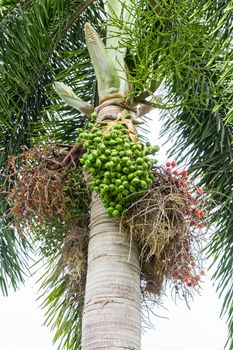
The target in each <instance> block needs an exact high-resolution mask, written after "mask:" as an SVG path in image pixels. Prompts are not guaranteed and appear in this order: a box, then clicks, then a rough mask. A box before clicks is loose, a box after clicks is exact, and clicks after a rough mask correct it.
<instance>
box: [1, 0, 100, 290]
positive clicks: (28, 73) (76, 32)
mask: <svg viewBox="0 0 233 350" xmlns="http://www.w3.org/2000/svg"><path fill="white" fill-rule="evenodd" d="M92 2H93V1H86V2H85V4H83V1H80V0H69V1H65V2H64V1H61V0H59V1H57V0H56V1H55V0H49V1H47V0H43V1H39V0H38V1H37V0H36V1H24V2H22V1H15V2H14V3H13V2H10V3H9V2H5V1H4V2H3V3H2V6H4V9H3V8H1V10H2V12H1V16H0V24H1V25H0V41H1V47H0V81H1V84H0V150H1V152H0V170H2V168H4V166H5V162H6V159H7V157H8V156H9V155H12V154H17V153H19V152H21V149H20V147H21V145H26V146H28V147H29V146H30V145H31V144H32V143H36V144H41V143H42V142H46V143H49V142H51V141H53V142H54V141H55V140H56V142H61V143H74V142H75V139H76V135H77V131H76V129H77V128H78V127H80V126H83V125H84V117H83V116H80V115H78V113H77V111H76V110H73V109H71V108H69V107H67V106H61V104H60V101H58V98H57V96H56V94H55V92H54V91H53V88H52V83H53V81H54V80H59V79H60V80H63V79H64V77H65V78H66V79H65V81H67V82H68V83H70V84H71V85H72V86H73V87H74V89H75V90H79V91H80V92H79V96H81V97H82V98H83V99H84V100H86V101H91V100H94V98H95V78H94V74H93V69H92V67H91V63H90V59H89V57H88V54H87V50H86V48H85V44H84V34H83V27H84V24H85V22H87V21H89V22H92V23H96V22H98V20H100V19H101V18H102V17H101V8H102V7H103V4H102V1H96V5H98V10H97V9H96V8H95V7H90V8H88V9H87V10H86V11H85V12H83V11H84V10H85V8H86V7H87V6H88V5H90V4H91V3H92ZM3 150H4V152H3ZM0 182H1V179H0ZM8 209H9V208H8V207H7V206H6V205H5V204H4V198H3V195H2V193H1V194H0V212H1V216H2V215H4V213H6V212H7V211H8ZM7 224H8V225H9V222H8V223H7ZM3 225H4V227H5V224H3ZM4 230H5V231H4ZM4 230H3V229H1V233H0V237H1V240H0V251H1V252H2V253H1V271H0V278H1V280H2V281H3V282H2V283H1V285H2V286H4V290H5V292H6V290H7V285H8V284H10V280H11V279H12V284H13V286H14V288H15V287H16V285H17V281H18V282H21V280H22V279H23V276H22V270H23V269H24V264H23V263H22V259H21V257H20V256H21V254H22V257H23V256H24V255H25V254H27V250H26V245H29V244H26V240H25V239H23V240H22V239H21V237H18V236H17V233H15V232H14V231H13V230H12V229H8V228H7V229H4ZM5 232H7V233H5ZM6 237H7V238H6ZM10 238H11V239H10ZM10 241H11V245H9V247H8V244H9V242H10ZM17 255H18V256H17ZM4 271H5V272H4Z"/></svg>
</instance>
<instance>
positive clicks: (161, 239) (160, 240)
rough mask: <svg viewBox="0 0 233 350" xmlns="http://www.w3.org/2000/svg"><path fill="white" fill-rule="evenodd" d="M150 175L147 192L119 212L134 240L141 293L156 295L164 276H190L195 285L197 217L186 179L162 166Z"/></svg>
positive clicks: (182, 278)
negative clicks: (136, 249) (139, 271)
mask: <svg viewBox="0 0 233 350" xmlns="http://www.w3.org/2000/svg"><path fill="white" fill-rule="evenodd" d="M154 175H155V177H154V181H153V184H152V186H151V187H150V189H149V190H148V192H147V193H146V194H144V195H143V196H142V197H141V198H139V199H138V200H137V201H136V202H135V203H133V204H132V205H131V206H130V207H129V208H128V209H127V210H126V211H125V212H124V213H123V215H122V218H121V221H120V228H121V231H122V232H123V233H124V234H125V235H127V236H128V237H130V239H134V240H136V241H137V242H138V246H139V251H140V262H141V280H142V291H143V293H144V294H145V293H147V294H148V295H154V296H158V295H160V294H161V292H162V290H163V285H164V282H165V280H166V279H172V280H174V281H175V283H180V282H182V283H188V282H189V280H190V279H191V281H190V283H192V285H193V286H194V285H195V283H196V282H195V281H194V277H195V276H194V275H193V271H192V270H193V265H192V264H193V261H194V255H193V253H194V252H193V247H192V246H193V243H195V242H193V241H194V240H196V238H197V232H196V231H195V230H194V228H193V226H192V222H193V221H194V220H195V222H196V223H197V224H198V225H200V220H201V219H200V218H199V217H198V216H197V210H199V209H197V208H196V205H197V204H198V203H197V200H196V199H195V198H194V197H193V196H192V193H191V190H190V188H189V184H188V183H185V184H184V182H183V181H181V180H182V179H179V178H177V177H176V176H172V175H171V174H170V173H167V172H166V170H165V169H164V168H156V169H154ZM181 182H182V184H181ZM198 213H201V211H200V210H199V211H198ZM199 231H200V230H199ZM195 258H196V256H195Z"/></svg>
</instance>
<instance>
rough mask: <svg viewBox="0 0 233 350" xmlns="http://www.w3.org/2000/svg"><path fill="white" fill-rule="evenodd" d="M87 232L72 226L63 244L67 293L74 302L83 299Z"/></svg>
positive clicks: (82, 228) (80, 226)
mask: <svg viewBox="0 0 233 350" xmlns="http://www.w3.org/2000/svg"><path fill="white" fill-rule="evenodd" d="M88 239H89V231H88V229H87V228H85V227H82V225H78V224H76V225H74V226H73V227H72V228H71V229H70V231H69V233H68V235H67V236H66V237H65V239H64V242H63V264H64V267H65V269H66V270H67V274H68V285H69V293H70V294H71V295H72V298H73V299H74V301H75V302H77V300H78V301H80V298H83V297H84V292H85V284H86V273H87V248H88Z"/></svg>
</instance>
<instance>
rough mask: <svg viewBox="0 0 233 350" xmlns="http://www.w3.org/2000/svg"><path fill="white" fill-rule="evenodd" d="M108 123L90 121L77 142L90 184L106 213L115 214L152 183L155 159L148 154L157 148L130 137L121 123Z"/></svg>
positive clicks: (117, 214)
mask: <svg viewBox="0 0 233 350" xmlns="http://www.w3.org/2000/svg"><path fill="white" fill-rule="evenodd" d="M112 124H113V125H112V127H111V128H106V129H104V128H103V127H101V124H100V123H96V124H93V123H90V124H89V128H88V130H87V131H84V132H82V133H81V134H79V138H78V142H81V143H83V147H84V150H85V151H86V152H85V153H84V155H83V156H82V159H81V161H80V162H81V164H83V167H84V169H86V170H87V171H88V172H89V173H90V174H91V181H90V186H91V188H92V189H93V190H94V191H95V192H97V193H98V194H99V196H100V198H101V200H102V202H103V204H104V207H105V208H106V209H107V213H108V215H109V217H117V216H120V215H121V214H122V213H123V211H124V210H125V209H126V208H127V207H128V206H129V204H130V203H131V202H132V201H133V200H135V198H136V197H137V196H138V194H143V192H144V191H146V190H148V188H149V186H150V185H151V184H152V181H153V173H152V170H151V169H152V165H153V164H154V162H155V160H153V159H150V158H149V157H148V155H153V154H154V153H155V152H156V151H158V149H159V148H158V146H154V147H152V146H151V145H150V144H149V143H147V144H146V145H145V144H144V143H143V142H141V141H136V140H135V139H134V141H132V139H131V138H130V136H129V133H128V131H127V129H126V128H125V127H124V126H123V125H121V124H119V123H117V122H116V123H112Z"/></svg>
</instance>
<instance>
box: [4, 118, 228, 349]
mask: <svg viewBox="0 0 233 350" xmlns="http://www.w3.org/2000/svg"><path fill="white" fill-rule="evenodd" d="M153 115H154V116H153V121H152V123H151V125H150V130H152V131H153V132H152V133H151V135H150V140H151V142H152V143H153V144H155V143H158V142H157V140H158V130H159V127H160V124H159V122H158V116H157V115H156V114H153ZM159 144H160V145H161V144H162V140H160V142H159ZM160 160H161V161H163V162H165V161H166V155H165V150H164V149H162V150H161V152H160ZM201 285H202V291H201V296H199V295H196V297H195V300H194V302H192V303H191V304H190V307H191V309H190V310H189V309H188V308H187V306H186V304H185V303H184V302H182V301H179V302H178V303H177V305H175V303H174V301H173V300H172V298H171V295H170V293H169V292H168V293H167V294H168V296H167V298H165V299H164V301H163V306H164V307H165V308H166V309H167V310H165V309H164V308H162V307H159V308H156V309H154V312H155V313H156V314H157V315H158V316H154V315H152V314H151V315H150V321H151V323H152V324H153V325H154V329H150V330H146V332H144V334H143V338H142V350H223V348H224V344H225V341H226V339H227V327H226V325H225V323H224V322H223V321H221V320H220V319H219V314H220V306H221V302H220V301H219V300H218V298H217V296H216V294H215V292H214V289H213V287H212V283H211V282H210V274H207V276H205V277H204V278H203V283H202V284H201ZM36 290H37V289H36V287H33V281H28V282H27V283H26V286H25V287H23V288H21V290H20V291H17V292H16V293H15V292H11V293H10V295H9V297H8V298H3V297H1V298H0V350H55V349H56V346H53V345H52V335H51V333H50V331H49V329H46V328H44V327H42V326H41V325H42V323H43V313H44V311H42V310H40V309H39V302H37V303H36V302H35V300H36V297H37V296H36ZM159 316H160V317H159ZM161 316H163V317H166V318H161Z"/></svg>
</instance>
